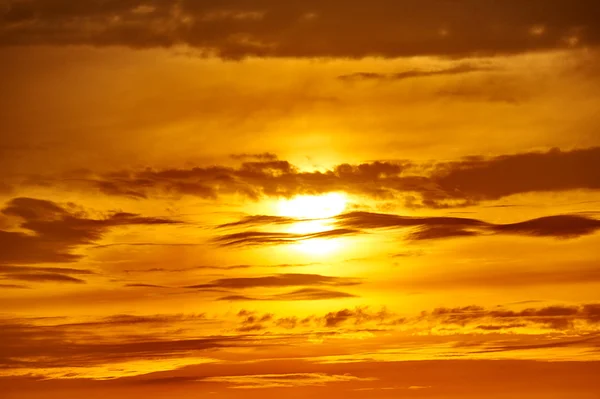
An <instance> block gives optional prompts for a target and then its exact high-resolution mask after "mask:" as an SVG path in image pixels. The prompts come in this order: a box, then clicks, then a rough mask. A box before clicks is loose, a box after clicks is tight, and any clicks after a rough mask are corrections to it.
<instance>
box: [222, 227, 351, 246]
mask: <svg viewBox="0 0 600 399" xmlns="http://www.w3.org/2000/svg"><path fill="white" fill-rule="evenodd" d="M359 233H360V232H359V231H358V230H354V229H332V230H326V231H321V232H318V233H308V234H294V233H278V232H264V231H245V232H241V233H233V234H227V235H222V236H218V237H216V238H215V239H214V241H215V242H216V243H218V244H219V245H221V246H224V247H228V246H246V245H265V244H290V243H295V242H300V241H305V240H310V239H315V238H336V237H342V236H347V235H355V234H359Z"/></svg>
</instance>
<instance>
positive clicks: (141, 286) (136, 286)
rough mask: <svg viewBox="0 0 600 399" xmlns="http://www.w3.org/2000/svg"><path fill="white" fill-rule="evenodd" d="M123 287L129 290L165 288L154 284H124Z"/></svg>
mask: <svg viewBox="0 0 600 399" xmlns="http://www.w3.org/2000/svg"><path fill="white" fill-rule="evenodd" d="M125 287H129V288H167V287H165V286H164V285H156V284H140V283H138V284H125Z"/></svg>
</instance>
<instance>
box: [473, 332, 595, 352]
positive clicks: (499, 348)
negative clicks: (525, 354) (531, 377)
mask: <svg viewBox="0 0 600 399" xmlns="http://www.w3.org/2000/svg"><path fill="white" fill-rule="evenodd" d="M590 342H594V343H596V344H600V336H598V335H592V336H588V337H585V338H580V339H575V340H573V339H571V340H567V341H555V342H548V343H540V344H530V345H511V344H503V345H492V346H490V347H489V348H487V349H485V350H482V351H480V352H478V353H494V352H508V351H524V350H535V349H554V348H566V347H572V346H583V347H589V344H590ZM582 344H585V345H582Z"/></svg>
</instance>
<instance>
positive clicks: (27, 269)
mask: <svg viewBox="0 0 600 399" xmlns="http://www.w3.org/2000/svg"><path fill="white" fill-rule="evenodd" d="M7 273H63V274H76V275H77V274H84V275H90V274H95V273H94V272H93V271H91V270H85V269H71V268H66V267H33V266H7V265H0V274H7Z"/></svg>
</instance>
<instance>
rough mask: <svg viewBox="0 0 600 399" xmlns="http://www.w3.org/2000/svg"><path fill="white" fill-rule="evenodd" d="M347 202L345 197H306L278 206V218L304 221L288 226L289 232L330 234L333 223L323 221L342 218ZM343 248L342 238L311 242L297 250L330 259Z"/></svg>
mask: <svg viewBox="0 0 600 399" xmlns="http://www.w3.org/2000/svg"><path fill="white" fill-rule="evenodd" d="M347 202H348V199H347V197H346V195H344V194H342V193H329V194H325V195H318V196H317V195H304V196H299V197H295V198H292V199H289V200H281V201H280V202H279V215H280V216H287V217H295V218H301V219H310V220H304V221H300V222H297V223H294V224H292V225H290V226H289V228H288V229H287V232H289V233H294V234H313V233H319V232H323V231H327V230H331V229H332V226H331V222H330V221H328V220H324V219H327V218H331V217H333V216H336V215H339V214H341V213H342V212H344V210H345V209H346V206H347ZM341 246H342V243H341V240H340V239H339V238H308V239H306V240H302V241H299V242H298V243H297V244H296V245H295V246H294V247H295V248H296V249H297V250H299V251H301V252H305V253H308V254H311V255H327V254H329V253H331V252H334V251H336V250H338V249H339V248H340V247H341Z"/></svg>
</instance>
